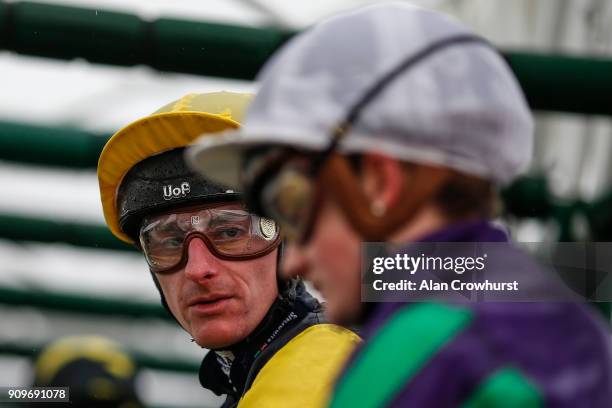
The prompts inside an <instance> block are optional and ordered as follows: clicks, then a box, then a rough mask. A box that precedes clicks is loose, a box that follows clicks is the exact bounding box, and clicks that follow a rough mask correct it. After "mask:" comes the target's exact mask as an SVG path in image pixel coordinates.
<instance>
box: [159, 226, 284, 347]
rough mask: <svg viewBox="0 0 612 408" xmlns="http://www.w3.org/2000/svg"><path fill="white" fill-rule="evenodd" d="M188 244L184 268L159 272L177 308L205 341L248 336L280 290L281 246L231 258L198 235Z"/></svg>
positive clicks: (217, 343)
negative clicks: (244, 257) (250, 256)
mask: <svg viewBox="0 0 612 408" xmlns="http://www.w3.org/2000/svg"><path fill="white" fill-rule="evenodd" d="M188 245H189V246H188V259H187V263H186V265H185V267H184V268H182V269H179V270H178V271H176V272H174V273H170V274H157V275H156V276H157V279H158V281H159V284H160V286H161V288H162V291H163V293H164V296H165V298H166V301H167V303H168V306H169V307H170V310H171V311H172V314H173V315H174V316H175V317H176V318H177V319H178V321H179V322H180V323H181V325H182V326H183V327H184V328H185V329H186V330H187V331H188V332H189V333H190V334H191V336H192V337H193V338H194V339H195V341H196V342H197V343H198V344H199V345H200V346H202V347H206V348H220V347H225V346H229V345H232V344H234V343H237V342H239V341H241V340H243V339H244V338H245V337H246V336H248V335H249V334H250V333H251V332H252V331H253V330H254V329H255V327H257V325H258V324H259V322H260V321H261V320H262V319H263V317H264V316H265V314H266V313H267V311H268V309H269V308H270V306H271V305H272V303H273V302H274V300H275V299H276V297H277V295H278V288H277V282H276V260H277V252H278V250H277V249H275V250H274V251H272V252H270V253H269V254H267V255H265V256H262V257H259V258H255V259H250V260H243V261H234V260H231V261H230V260H222V259H219V258H217V257H215V256H214V255H213V254H212V253H211V252H210V251H209V249H208V247H207V246H206V244H205V243H204V241H202V239H201V238H199V237H194V238H193V239H192V240H191V241H189V244H188Z"/></svg>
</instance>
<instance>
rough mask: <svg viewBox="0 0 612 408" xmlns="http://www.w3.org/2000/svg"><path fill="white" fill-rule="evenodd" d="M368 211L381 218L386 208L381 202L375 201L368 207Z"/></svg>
mask: <svg viewBox="0 0 612 408" xmlns="http://www.w3.org/2000/svg"><path fill="white" fill-rule="evenodd" d="M370 211H371V212H372V214H374V215H375V216H376V217H379V218H380V217H382V216H383V215H385V212H387V206H386V205H385V204H384V203H383V202H382V201H381V200H375V201H374V202H373V203H372V205H370Z"/></svg>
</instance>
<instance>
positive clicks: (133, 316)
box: [0, 0, 612, 407]
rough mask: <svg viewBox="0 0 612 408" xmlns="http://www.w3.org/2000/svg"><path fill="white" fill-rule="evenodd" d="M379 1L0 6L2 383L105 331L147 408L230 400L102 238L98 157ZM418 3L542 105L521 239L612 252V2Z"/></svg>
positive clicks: (22, 381)
mask: <svg viewBox="0 0 612 408" xmlns="http://www.w3.org/2000/svg"><path fill="white" fill-rule="evenodd" d="M367 3H374V1H365V0H311V1H308V2H287V1H280V0H207V1H199V0H172V1H170V0H148V1H137V0H49V1H48V0H44V1H43V0H39V1H38V2H36V3H31V2H15V1H6V0H0V385H6V386H8V385H15V386H18V385H28V384H30V383H31V381H32V371H31V370H32V368H31V367H32V365H31V358H32V357H33V356H35V355H36V353H37V352H39V351H40V349H41V347H42V346H43V345H45V344H47V343H48V342H49V341H52V340H55V339H57V338H59V337H61V336H65V335H96V334H97V335H104V336H106V337H108V338H110V339H113V340H114V341H116V342H117V343H119V344H121V345H122V346H123V347H124V348H125V349H127V350H128V351H129V352H131V353H132V355H133V356H134V359H135V360H136V362H137V363H138V364H140V365H141V366H142V367H143V369H142V372H141V375H139V377H138V379H137V383H136V385H137V389H138V392H139V393H140V395H141V397H142V399H143V401H144V403H145V404H147V405H148V406H157V407H162V406H163V407H196V406H199V407H202V406H211V407H213V406H218V405H219V404H220V402H221V400H220V399H218V398H217V397H215V396H214V395H212V394H210V393H208V392H207V391H205V390H203V389H201V388H200V386H199V384H198V381H197V369H198V367H199V363H200V361H201V359H202V357H203V355H204V354H205V353H206V351H205V350H202V349H199V348H198V347H197V346H196V345H195V344H194V343H191V342H190V340H189V336H188V335H187V334H186V333H185V332H183V331H182V330H180V329H179V328H178V327H177V326H176V324H175V323H174V322H173V321H172V320H171V319H170V318H169V317H168V316H167V314H166V313H165V311H163V310H162V309H161V306H159V297H158V294H157V291H156V290H155V288H154V286H153V283H152V280H151V278H150V276H149V273H148V271H147V268H146V265H145V262H144V260H142V259H141V258H140V256H139V255H138V254H137V253H136V252H134V251H132V250H130V248H127V247H125V246H123V245H122V244H121V243H120V242H119V241H117V240H115V239H114V238H113V237H112V236H111V235H110V233H109V232H107V231H106V229H105V227H104V225H103V217H102V210H101V205H100V200H99V194H98V183H97V178H96V175H95V166H96V160H97V156H98V155H99V152H100V150H101V147H102V146H103V144H104V142H105V140H106V139H107V138H108V137H109V135H110V134H112V133H113V132H114V131H116V130H118V129H119V128H121V127H122V126H124V125H126V124H128V123H129V122H131V121H133V120H135V119H138V118H140V117H142V116H145V115H147V114H149V113H151V112H153V111H155V110H156V109H157V108H159V107H161V106H162V105H164V104H166V103H168V102H170V101H171V100H174V99H177V98H180V97H181V96H183V95H185V94H187V93H190V92H211V91H219V90H227V91H256V90H257V84H256V83H255V82H253V77H254V74H255V73H256V72H257V69H258V68H259V67H260V66H261V64H262V63H263V62H264V61H265V59H266V58H267V57H268V56H269V55H270V53H271V52H272V51H273V50H274V49H276V48H277V47H278V46H280V45H281V44H282V42H283V41H285V40H286V39H287V38H289V37H290V35H291V34H292V33H294V32H295V31H299V30H301V29H303V28H305V27H307V26H308V25H310V24H312V23H314V22H316V21H318V20H320V19H322V18H324V17H326V16H329V15H333V14H334V13H337V12H339V11H342V10H346V9H350V8H354V7H357V6H360V5H364V4H367ZM409 3H412V4H416V5H420V6H423V7H427V8H433V9H436V10H440V11H443V12H446V13H448V14H452V15H454V16H455V17H456V18H458V19H459V20H461V21H463V22H464V23H465V24H466V25H468V26H469V27H471V28H472V29H474V30H475V31H476V32H478V33H480V34H481V35H483V36H484V37H486V38H487V39H489V40H490V41H491V42H492V43H493V44H495V45H496V46H498V47H499V49H500V50H501V51H502V52H503V53H504V56H506V58H507V60H508V62H509V63H510V65H511V67H512V68H513V69H514V70H515V72H516V73H517V76H518V78H519V81H520V82H521V84H522V85H523V87H524V89H525V91H526V94H527V97H528V100H529V102H530V104H531V106H532V108H533V109H534V113H535V114H536V118H537V125H536V150H535V157H534V163H533V166H532V168H531V170H530V172H529V174H528V175H526V177H525V178H523V179H522V180H520V181H519V182H518V183H516V184H515V185H513V186H511V187H510V188H508V189H507V190H505V191H504V200H505V207H504V216H503V221H504V222H505V223H507V225H509V226H510V228H511V231H512V234H513V235H514V237H515V239H517V240H520V241H538V242H539V241H541V242H554V241H559V240H561V241H571V240H599V241H612V160H611V158H612V126H611V124H612V122H611V121H610V117H611V115H612V56H611V54H612V2H611V1H608V0H537V1H534V0H512V1H508V0H420V1H410V2H409ZM355 46H358V44H355ZM598 306H599V308H600V309H601V310H602V311H603V312H604V313H607V317H608V318H609V307H608V306H607V305H598Z"/></svg>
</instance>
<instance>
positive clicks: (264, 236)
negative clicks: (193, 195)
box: [139, 205, 280, 273]
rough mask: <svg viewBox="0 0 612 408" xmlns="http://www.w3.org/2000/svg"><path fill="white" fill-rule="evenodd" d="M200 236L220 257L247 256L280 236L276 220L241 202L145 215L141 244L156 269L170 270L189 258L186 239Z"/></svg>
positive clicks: (264, 249) (260, 252)
mask: <svg viewBox="0 0 612 408" xmlns="http://www.w3.org/2000/svg"><path fill="white" fill-rule="evenodd" d="M192 237H199V238H201V239H202V240H203V241H204V243H205V244H206V246H207V247H208V249H209V250H210V251H211V252H212V253H213V254H214V255H215V256H217V257H218V258H221V259H229V260H241V259H243V260H245V259H251V258H256V257H259V256H263V255H265V254H267V253H269V252H271V251H272V250H273V249H274V248H276V247H277V246H278V244H279V242H280V236H279V231H278V227H277V226H276V223H275V222H274V221H272V220H270V219H267V218H263V217H259V216H257V215H255V214H251V213H249V212H248V211H246V210H244V208H242V207H241V206H239V205H231V206H222V207H213V208H210V207H208V208H197V207H196V208H189V209H184V210H182V211H180V212H173V213H167V214H161V215H154V216H150V217H146V218H145V219H144V220H143V224H142V227H141V229H140V235H139V239H140V245H141V247H142V250H143V253H144V255H145V258H146V260H147V263H148V264H149V267H150V268H151V270H152V271H153V272H157V273H160V272H171V271H173V270H176V269H178V268H179V267H181V266H182V265H184V263H185V262H186V258H187V256H186V255H187V249H186V247H187V246H188V245H186V243H187V242H188V241H190V239H191V238H192Z"/></svg>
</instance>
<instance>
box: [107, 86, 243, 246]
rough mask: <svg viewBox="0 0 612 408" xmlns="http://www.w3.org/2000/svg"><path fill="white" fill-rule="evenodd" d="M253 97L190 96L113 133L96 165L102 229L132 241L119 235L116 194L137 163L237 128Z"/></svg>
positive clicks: (125, 235)
mask: <svg viewBox="0 0 612 408" xmlns="http://www.w3.org/2000/svg"><path fill="white" fill-rule="evenodd" d="M252 97H253V95H252V94H243V93H233V92H214V93H206V94H188V95H186V96H184V97H182V98H181V99H179V100H177V101H174V102H171V103H169V104H167V105H165V106H163V107H162V108H160V109H159V110H157V111H156V112H154V113H153V114H151V115H149V116H146V117H144V118H141V119H139V120H136V121H135V122H132V123H130V124H129V125H127V126H125V127H124V128H122V129H121V130H119V131H118V132H117V133H115V134H114V135H113V136H112V137H111V138H110V139H109V141H108V142H107V143H106V145H105V146H104V149H103V150H102V153H101V154H100V159H99V161H98V182H99V185H100V197H101V199H102V209H103V211H104V218H105V220H106V224H107V225H108V227H109V228H110V230H111V232H112V233H113V235H115V236H116V237H117V238H119V239H121V240H122V241H124V242H127V243H133V242H134V241H133V240H132V239H131V238H130V237H129V236H128V235H127V234H126V233H125V232H124V231H123V230H122V229H121V226H120V223H119V213H118V209H117V192H118V189H119V186H120V185H121V182H122V180H123V178H124V176H125V175H126V174H127V173H128V171H129V170H130V169H131V168H132V167H134V165H136V164H137V163H139V162H141V161H142V160H144V159H146V158H149V157H151V156H154V155H157V154H159V153H162V152H165V151H168V150H172V149H175V148H179V147H185V146H187V145H189V144H191V143H192V142H193V141H194V140H195V139H196V138H198V137H200V136H203V135H212V134H215V133H218V132H222V131H224V130H228V129H236V128H238V127H240V123H241V122H242V119H243V115H244V112H245V110H246V107H247V106H248V104H249V102H250V101H251V99H252Z"/></svg>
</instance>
